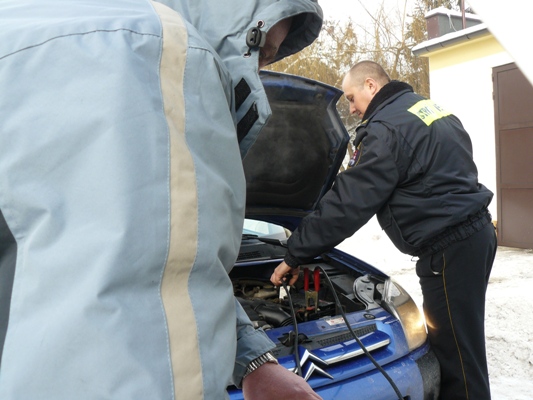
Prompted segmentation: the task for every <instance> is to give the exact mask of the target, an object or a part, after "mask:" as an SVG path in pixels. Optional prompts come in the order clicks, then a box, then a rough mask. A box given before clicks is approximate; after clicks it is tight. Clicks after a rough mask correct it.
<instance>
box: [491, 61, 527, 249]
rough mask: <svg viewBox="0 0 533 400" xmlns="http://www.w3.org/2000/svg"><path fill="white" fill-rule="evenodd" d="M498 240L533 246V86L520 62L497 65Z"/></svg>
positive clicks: (506, 243) (495, 96) (518, 245)
mask: <svg viewBox="0 0 533 400" xmlns="http://www.w3.org/2000/svg"><path fill="white" fill-rule="evenodd" d="M493 82H494V83H493V84H494V107H495V113H494V115H495V124H496V166H497V199H498V240H499V244H500V245H503V246H510V247H519V248H526V249H530V248H533V86H531V84H530V83H529V81H528V80H527V79H526V78H525V77H524V75H523V74H522V72H521V71H520V70H519V69H518V68H517V66H516V64H514V63H513V64H507V65H503V66H500V67H496V68H494V69H493Z"/></svg>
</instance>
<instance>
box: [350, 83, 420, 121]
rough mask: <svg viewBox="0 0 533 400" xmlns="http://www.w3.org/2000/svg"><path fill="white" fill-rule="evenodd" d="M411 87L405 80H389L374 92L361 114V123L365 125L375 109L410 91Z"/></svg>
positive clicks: (377, 109) (379, 108)
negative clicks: (363, 113)
mask: <svg viewBox="0 0 533 400" xmlns="http://www.w3.org/2000/svg"><path fill="white" fill-rule="evenodd" d="M412 91H413V87H412V86H411V85H409V84H408V83H405V82H400V81H390V82H389V83H387V84H386V85H385V86H383V87H382V88H381V89H380V91H379V92H377V93H376V95H375V96H374V98H373V99H372V100H371V101H370V104H368V107H367V109H366V112H365V115H364V116H363V122H361V125H366V123H367V122H368V120H370V119H371V118H372V117H373V116H374V114H376V112H377V111H379V110H381V109H382V108H383V107H385V106H386V105H387V104H389V103H390V102H392V101H393V100H394V99H396V98H397V97H398V96H400V95H401V94H403V93H406V92H412Z"/></svg>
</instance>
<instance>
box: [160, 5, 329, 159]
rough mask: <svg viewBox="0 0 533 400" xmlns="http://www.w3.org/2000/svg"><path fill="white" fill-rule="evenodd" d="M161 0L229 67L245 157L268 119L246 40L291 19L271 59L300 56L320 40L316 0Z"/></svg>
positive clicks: (255, 56)
mask: <svg viewBox="0 0 533 400" xmlns="http://www.w3.org/2000/svg"><path fill="white" fill-rule="evenodd" d="M160 2H161V3H163V4H165V5H167V6H169V7H170V8H172V9H174V10H176V11H177V12H179V13H180V14H181V15H182V17H183V18H184V19H185V20H187V21H188V22H189V23H191V24H192V25H193V26H194V27H195V28H196V29H197V30H198V32H199V33H200V35H202V37H203V38H204V39H205V40H206V41H207V42H208V43H209V44H210V45H211V46H212V47H213V49H214V50H215V51H216V52H217V53H218V55H219V56H220V58H221V59H222V61H223V62H224V64H225V66H226V67H227V69H228V71H229V73H230V75H231V77H232V81H233V87H234V90H235V112H236V123H237V135H238V139H239V146H240V149H241V156H242V157H243V158H244V157H245V155H246V153H247V152H248V150H249V149H250V147H251V145H252V144H253V143H254V141H255V139H256V138H257V135H258V134H259V132H260V130H261V128H262V127H263V126H264V125H265V123H266V122H267V120H268V119H269V117H270V115H271V109H270V106H269V104H268V100H267V97H266V94H265V91H264V89H263V85H262V84H261V80H260V78H259V74H258V72H259V71H258V63H259V47H257V46H256V47H250V46H249V42H247V37H248V36H249V35H252V37H256V36H255V35H266V33H267V32H268V31H269V29H270V28H271V27H272V26H274V25H275V24H276V23H278V22H279V21H281V20H283V19H286V18H290V17H293V23H292V27H291V30H290V32H289V34H288V35H287V38H286V39H285V41H284V42H283V43H282V45H281V46H280V49H279V51H278V54H277V57H276V60H275V61H279V60H281V59H282V58H284V57H287V56H289V55H291V54H294V53H297V52H299V51H300V50H302V49H303V48H305V47H306V46H308V45H310V44H311V43H313V41H314V40H315V39H316V38H317V37H318V34H319V32H320V28H321V27H322V9H321V8H320V6H319V5H318V2H317V0H255V1H237V0H226V1H218V0H160ZM257 30H260V31H261V33H258V32H257ZM259 41H260V40H258V42H259Z"/></svg>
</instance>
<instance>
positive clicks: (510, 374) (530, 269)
mask: <svg viewBox="0 0 533 400" xmlns="http://www.w3.org/2000/svg"><path fill="white" fill-rule="evenodd" d="M338 248H339V249H341V250H343V251H346V252H347V253H350V254H352V255H354V256H356V257H358V258H360V259H362V260H364V261H366V262H368V263H369V264H371V265H374V266H376V267H377V268H379V269H381V270H382V271H384V272H385V273H387V274H389V275H391V276H392V277H393V278H394V279H395V280H396V281H397V282H398V283H399V284H400V285H401V286H402V287H404V289H406V290H407V291H408V292H409V293H410V294H411V296H412V297H413V299H414V301H415V302H416V303H417V304H418V306H419V307H420V308H422V293H421V290H420V287H419V284H418V277H417V276H416V273H415V262H414V261H412V260H411V257H410V256H407V255H405V254H402V253H400V252H399V251H398V250H397V249H396V248H395V247H394V246H393V245H392V243H391V242H390V240H389V239H388V238H387V236H386V235H385V233H384V232H383V231H382V230H381V228H380V227H379V225H378V223H377V221H376V220H375V218H374V219H372V220H371V221H370V222H369V223H368V224H367V225H365V226H364V227H363V228H362V229H360V230H359V231H358V232H357V233H356V234H355V235H354V236H352V237H351V238H349V239H347V240H345V241H344V242H343V243H341V244H340V245H339V246H338ZM529 312H533V250H523V249H515V248H509V247H502V246H500V247H499V248H498V252H497V254H496V260H495V262H494V266H493V269H492V274H491V277H490V281H489V287H488V290H487V303H486V316H485V321H486V322H485V329H486V337H487V357H488V364H489V374H490V381H491V390H492V398H493V400H531V399H533V316H532V315H529Z"/></svg>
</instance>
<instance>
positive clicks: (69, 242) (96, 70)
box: [0, 0, 322, 400]
mask: <svg viewBox="0 0 533 400" xmlns="http://www.w3.org/2000/svg"><path fill="white" fill-rule="evenodd" d="M163 3H165V4H163ZM290 16H295V17H296V18H295V22H296V23H295V24H294V25H293V30H292V31H291V33H290V34H289V36H288V37H287V40H286V41H285V42H284V45H283V46H282V48H281V49H280V53H279V57H283V56H287V55H289V54H292V53H294V52H297V51H299V50H301V49H302V48H303V47H304V46H307V45H309V44H310V43H311V42H312V41H313V40H314V39H315V38H316V36H317V35H318V32H319V30H320V27H321V18H322V17H321V10H320V8H319V6H318V5H317V3H316V1H314V0H281V1H276V0H254V1H244V2H243V1H235V0H231V1H218V0H216V1H215V0H190V1H186V0H183V1H165V2H150V1H147V0H116V1H107V0H80V1H72V2H68V1H60V0H21V1H19V0H16V1H15V0H6V1H2V2H0V25H1V26H2V29H0V87H1V88H2V90H1V92H0V109H1V110H2V124H1V127H2V128H1V129H0V149H1V150H0V151H1V155H0V239H1V242H0V282H1V283H0V351H1V353H0V355H1V368H0V398H1V399H2V400H10V399H50V400H61V399H91V400H93V399H121V400H123V399H177V398H181V399H188V400H189V399H203V398H205V399H220V398H223V397H224V394H225V388H226V386H227V385H228V384H231V383H234V384H237V385H238V384H239V383H240V380H241V379H242V375H243V373H244V370H245V367H246V365H247V364H248V362H249V361H250V360H251V359H253V358H255V357H257V356H258V355H260V354H262V353H264V352H265V351H266V350H268V349H270V348H271V347H272V343H271V342H270V340H269V339H268V338H267V337H266V335H265V334H264V333H263V332H261V331H256V330H254V329H253V328H252V326H251V324H250V321H249V320H248V318H247V317H246V315H245V313H244V312H243V310H242V308H241V307H240V306H239V305H238V304H236V302H235V299H234V297H233V289H232V285H231V282H230V280H229V278H228V272H229V270H230V269H231V268H232V267H233V263H234V262H235V260H236V257H237V253H238V249H239V245H240V239H241V231H242V223H243V218H244V208H245V182H244V174H243V171H242V163H241V156H245V154H246V151H247V148H249V146H250V144H251V143H252V142H253V141H254V139H255V136H256V135H257V134H258V132H259V131H260V130H261V127H262V126H263V125H264V123H265V122H266V121H267V119H268V118H269V115H270V109H269V106H268V103H267V100H266V96H265V93H264V90H263V88H262V86H261V83H260V80H259V78H258V71H257V65H258V53H259V52H258V49H257V48H254V47H253V48H249V47H250V46H249V45H247V43H246V36H247V33H248V32H249V30H250V29H252V28H256V27H257V26H258V22H259V21H263V22H264V26H263V27H262V28H261V29H262V30H263V31H264V32H266V31H268V29H270V27H271V26H272V25H273V24H275V23H276V22H278V21H279V20H281V19H283V18H286V17H290ZM245 54H246V56H245ZM241 81H242V82H245V83H246V85H244V86H241V88H242V87H244V89H245V90H244V91H242V90H240V91H239V94H238V97H239V104H238V105H239V107H238V109H237V107H236V101H235V100H236V98H237V95H236V94H235V88H236V86H237V84H238V83H239V82H241ZM246 86H247V87H249V90H246ZM248 110H252V111H255V114H254V115H255V117H254V118H252V119H248V120H246V121H245V122H246V124H241V139H242V140H241V143H240V144H241V146H240V148H239V143H238V139H237V137H238V135H237V126H238V125H239V123H240V122H241V120H242V119H243V117H244V116H245V115H246V114H247V113H248Z"/></svg>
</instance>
